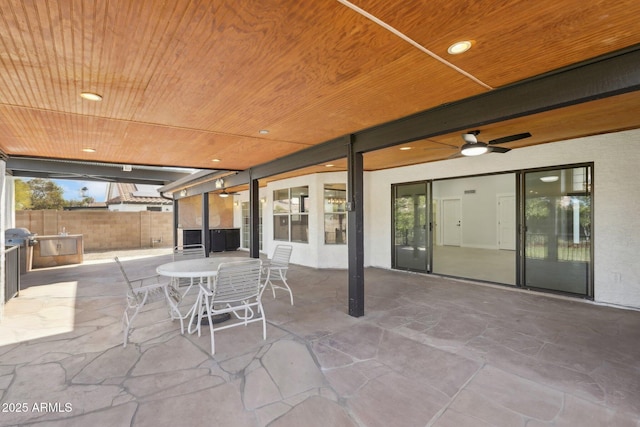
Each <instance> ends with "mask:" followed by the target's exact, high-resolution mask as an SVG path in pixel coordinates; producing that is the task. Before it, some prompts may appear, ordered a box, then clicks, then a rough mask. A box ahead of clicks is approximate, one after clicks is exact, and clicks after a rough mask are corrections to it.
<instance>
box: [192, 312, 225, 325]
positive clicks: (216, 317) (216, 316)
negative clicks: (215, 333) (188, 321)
mask: <svg viewBox="0 0 640 427" xmlns="http://www.w3.org/2000/svg"><path fill="white" fill-rule="evenodd" d="M230 318H231V314H230V313H223V314H214V315H213V316H211V321H212V322H213V324H214V325H215V324H216V323H222V322H226V321H227V320H229V319H230ZM193 323H198V319H197V318H195V319H193ZM200 324H201V325H208V324H209V318H208V317H207V316H205V315H203V316H202V320H201V321H200Z"/></svg>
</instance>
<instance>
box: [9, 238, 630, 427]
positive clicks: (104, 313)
mask: <svg viewBox="0 0 640 427" xmlns="http://www.w3.org/2000/svg"><path fill="white" fill-rule="evenodd" d="M241 254H243V255H245V256H246V253H244V252H241ZM112 255H114V254H99V255H93V256H91V254H87V256H86V257H85V263H84V264H82V265H78V266H66V267H57V268H49V269H41V270H34V271H32V272H30V273H28V274H26V275H25V276H23V279H22V291H21V292H20V295H19V296H18V297H16V298H14V299H12V300H11V301H10V302H8V303H7V304H6V306H5V313H4V318H3V319H2V322H1V323H0V397H1V407H0V425H1V426H14V425H15V426H18V425H19V426H32V425H33V426H64V427H69V426H184V425H213V426H218V425H220V426H227V427H234V426H272V427H276V426H277V427H280V426H292V427H293V426H295V427H298V426H306V427H309V426H311V427H313V426H345V427H347V426H367V427H377V426H385V427H389V426H393V427H401V426H438V427H449V426H452V427H453V426H455V427H461V426H473V427H482V426H508V427H513V426H528V427H538V426H581V427H585V426H616V427H624V426H634V427H638V426H640V421H639V417H640V312H638V311H633V310H625V309H620V308H613V307H605V306H600V305H596V304H593V303H591V302H586V301H581V300H574V299H567V298H559V297H553V296H548V295H543V294H538V293H532V292H526V291H517V290H512V289H508V288H504V287H498V286H487V285H482V284H477V283H470V282H465V281H460V280H453V279H448V278H442V277H437V276H425V275H420V274H412V273H404V272H398V271H388V270H384V269H377V268H367V269H365V295H366V297H365V300H366V305H365V316H363V317H360V318H354V317H351V316H349V315H348V314H347V311H348V307H347V305H348V276H347V272H346V271H344V270H319V269H313V268H307V267H302V266H297V265H292V266H291V270H290V273H289V279H290V280H289V281H290V284H291V286H292V288H293V292H294V298H295V305H293V306H291V305H290V304H289V301H288V296H287V295H286V294H284V293H282V291H280V293H278V295H277V298H276V299H274V298H273V296H272V294H271V293H270V292H265V294H264V298H263V301H264V312H265V313H266V317H267V322H268V324H267V339H266V340H263V339H262V333H261V323H254V324H250V325H248V326H247V327H238V328H232V329H228V330H225V331H221V332H218V333H216V354H215V355H214V356H211V355H210V353H209V351H210V341H209V333H208V329H206V328H205V329H204V331H203V333H202V336H201V337H198V336H197V334H195V335H189V334H185V335H181V334H180V327H179V322H177V321H171V320H168V318H167V319H166V320H164V319H165V318H166V317H167V310H166V309H165V308H164V306H163V305H162V304H157V305H154V306H150V308H149V310H147V311H145V312H143V313H142V314H141V315H140V316H139V318H138V319H137V322H136V324H134V327H135V329H134V330H133V332H132V333H131V336H130V343H129V345H127V347H126V348H123V346H122V338H123V335H122V332H121V323H120V322H121V317H122V312H123V309H124V302H125V299H124V293H125V283H124V281H123V280H122V278H121V277H120V273H119V271H118V269H117V267H116V265H115V263H114V262H113V260H112V258H111V256H112ZM235 255H237V254H235ZM120 256H121V259H123V261H124V265H125V268H126V269H127V270H128V271H129V273H130V275H131V276H144V275H149V274H154V272H155V268H156V267H157V266H158V265H160V264H162V263H165V262H168V261H170V260H171V255H170V254H169V253H168V252H167V251H166V250H164V251H163V250H153V251H145V252H132V253H128V252H121V253H120ZM187 303H188V301H185V304H187ZM158 320H159V322H158Z"/></svg>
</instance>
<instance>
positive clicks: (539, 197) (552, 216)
mask: <svg viewBox="0 0 640 427" xmlns="http://www.w3.org/2000/svg"><path fill="white" fill-rule="evenodd" d="M591 218H592V216H591V167H589V166H582V167H573V168H564V169H555V170H545V171H536V172H527V173H525V178H524V225H525V236H524V277H525V286H527V287H534V288H541V289H547V290H553V291H559V292H567V293H572V294H579V295H585V296H587V295H589V294H590V291H589V290H590V288H591V286H590V277H591V274H590V273H591Z"/></svg>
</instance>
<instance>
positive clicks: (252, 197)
mask: <svg viewBox="0 0 640 427" xmlns="http://www.w3.org/2000/svg"><path fill="white" fill-rule="evenodd" d="M259 191H260V185H259V182H258V180H257V179H253V178H251V180H250V182H249V231H250V233H249V256H250V257H251V258H260V192H259Z"/></svg>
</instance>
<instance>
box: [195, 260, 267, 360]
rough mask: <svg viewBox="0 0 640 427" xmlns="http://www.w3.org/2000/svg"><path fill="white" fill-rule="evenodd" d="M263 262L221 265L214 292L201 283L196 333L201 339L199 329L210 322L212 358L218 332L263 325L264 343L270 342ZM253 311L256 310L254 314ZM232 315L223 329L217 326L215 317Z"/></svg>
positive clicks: (215, 279)
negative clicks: (263, 295) (263, 298)
mask: <svg viewBox="0 0 640 427" xmlns="http://www.w3.org/2000/svg"><path fill="white" fill-rule="evenodd" d="M261 273H262V261H260V260H259V259H251V260H247V261H239V262H228V263H222V264H220V265H219V266H218V271H217V274H216V276H215V278H214V281H213V285H212V288H211V289H208V288H207V286H206V285H205V284H204V283H200V292H199V294H198V300H197V301H196V307H198V323H197V326H196V329H197V331H198V336H200V325H201V323H202V319H203V317H204V316H206V317H207V319H208V321H209V331H210V333H211V354H212V355H213V354H215V351H216V347H215V337H214V333H215V331H219V330H222V329H228V328H233V327H235V326H242V325H245V326H246V325H247V324H249V323H252V322H260V321H262V339H267V323H266V318H265V313H264V310H263V308H262V301H261V299H260V298H261V292H260V291H261V288H262V286H261V281H260V275H261ZM254 308H255V309H256V310H254ZM227 313H228V314H230V315H233V316H235V317H236V319H237V321H234V320H233V319H230V320H227V322H231V323H225V324H223V325H222V326H217V327H216V326H215V325H214V323H213V319H212V316H217V315H220V314H227Z"/></svg>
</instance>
